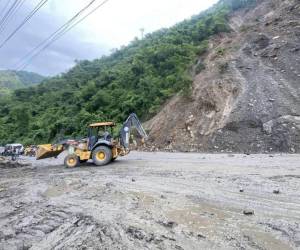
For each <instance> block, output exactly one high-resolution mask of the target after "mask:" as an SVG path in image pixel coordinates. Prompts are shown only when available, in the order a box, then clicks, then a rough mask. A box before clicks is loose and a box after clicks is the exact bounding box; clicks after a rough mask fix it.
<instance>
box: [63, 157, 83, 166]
mask: <svg viewBox="0 0 300 250" xmlns="http://www.w3.org/2000/svg"><path fill="white" fill-rule="evenodd" d="M79 163H80V162H79V157H78V156H77V155H76V154H71V155H67V156H66V157H65V160H64V164H65V166H66V167H67V168H75V167H77V166H78V165H79Z"/></svg>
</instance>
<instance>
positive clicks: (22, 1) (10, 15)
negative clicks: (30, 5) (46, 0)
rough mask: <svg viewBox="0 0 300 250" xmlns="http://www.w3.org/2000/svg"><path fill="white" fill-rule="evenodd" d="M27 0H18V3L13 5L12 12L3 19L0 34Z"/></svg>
mask: <svg viewBox="0 0 300 250" xmlns="http://www.w3.org/2000/svg"><path fill="white" fill-rule="evenodd" d="M25 1H26V0H20V1H17V3H16V4H15V5H14V6H12V7H13V8H11V11H10V13H8V15H7V16H6V19H5V20H4V21H3V23H2V26H1V28H0V34H1V33H2V32H3V31H4V30H5V27H6V26H8V25H7V24H8V23H9V21H10V19H12V17H13V16H14V15H15V14H16V13H17V12H18V11H19V9H20V8H21V7H22V5H23V4H24V2H25Z"/></svg>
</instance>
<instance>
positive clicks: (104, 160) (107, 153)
mask: <svg viewBox="0 0 300 250" xmlns="http://www.w3.org/2000/svg"><path fill="white" fill-rule="evenodd" d="M111 159H112V151H111V149H110V148H109V147H107V146H99V147H97V148H95V149H94V150H93V162H94V164H95V165H97V166H103V165H106V164H108V163H110V161H111Z"/></svg>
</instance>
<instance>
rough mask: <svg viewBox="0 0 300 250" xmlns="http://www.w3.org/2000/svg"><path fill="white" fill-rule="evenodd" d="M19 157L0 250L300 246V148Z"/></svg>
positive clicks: (0, 185) (0, 171)
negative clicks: (75, 158)
mask: <svg viewBox="0 0 300 250" xmlns="http://www.w3.org/2000/svg"><path fill="white" fill-rule="evenodd" d="M21 161H22V162H27V163H31V166H24V167H22V168H0V207H1V210H0V249H275V250H277V249H299V248H300V226H299V225H300V193H299V190H300V179H299V176H300V155H249V156H248V155H225V154H224V155H222V154H218V155H212V154H211V155H207V154H179V153H176V154H169V153H141V152H132V153H131V154H130V155H129V156H127V157H124V158H120V159H118V160H117V161H116V162H114V163H113V164H111V165H108V166H105V167H95V166H93V165H92V164H90V163H87V164H85V165H83V166H81V167H79V168H75V169H65V168H64V167H63V166H62V162H63V159H62V157H60V158H58V159H53V160H42V161H35V160H33V159H30V158H23V159H21ZM274 190H279V194H275V193H273V191H274ZM244 210H253V212H254V214H253V215H248V216H247V215H244V213H243V211H244Z"/></svg>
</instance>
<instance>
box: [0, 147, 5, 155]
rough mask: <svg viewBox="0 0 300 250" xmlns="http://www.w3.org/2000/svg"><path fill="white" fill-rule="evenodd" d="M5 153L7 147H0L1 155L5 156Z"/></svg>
mask: <svg viewBox="0 0 300 250" xmlns="http://www.w3.org/2000/svg"><path fill="white" fill-rule="evenodd" d="M4 151H5V147H0V155H3V153H4Z"/></svg>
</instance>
